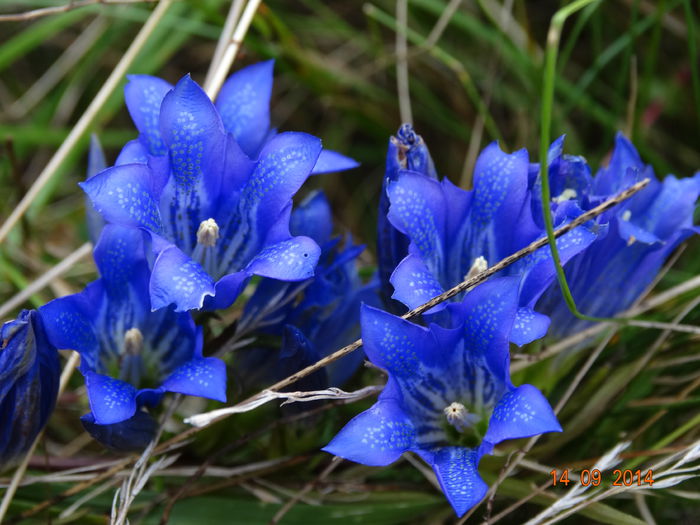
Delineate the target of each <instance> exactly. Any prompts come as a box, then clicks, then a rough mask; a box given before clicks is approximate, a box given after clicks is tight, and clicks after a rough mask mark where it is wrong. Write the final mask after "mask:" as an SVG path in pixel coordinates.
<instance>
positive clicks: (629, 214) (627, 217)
mask: <svg viewBox="0 0 700 525" xmlns="http://www.w3.org/2000/svg"><path fill="white" fill-rule="evenodd" d="M631 218H632V211H631V210H625V211H623V212H622V217H621V219H622V220H623V221H629V220H630V219H631Z"/></svg>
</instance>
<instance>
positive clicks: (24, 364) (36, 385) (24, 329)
mask: <svg viewBox="0 0 700 525" xmlns="http://www.w3.org/2000/svg"><path fill="white" fill-rule="evenodd" d="M60 375H61V368H60V365H59V361H58V351H57V350H56V347H55V346H53V345H52V344H51V343H50V342H49V340H48V339H47V337H46V331H45V329H44V323H43V320H42V318H41V315H39V313H38V312H36V311H34V310H31V311H30V310H23V311H22V312H21V313H20V314H19V317H18V318H17V319H15V320H14V321H9V322H7V323H5V324H4V325H3V326H2V329H0V421H2V425H1V427H0V471H1V470H4V469H6V468H8V467H11V466H13V465H14V464H15V463H16V462H18V461H19V460H21V459H22V457H23V455H24V454H25V453H26V452H27V451H28V450H29V448H30V447H31V445H32V443H33V442H34V439H35V438H36V436H37V435H38V434H39V432H40V431H41V429H42V428H44V425H46V422H47V421H48V419H49V416H50V415H51V412H53V409H54V406H55V405H56V396H57V394H58V382H59V376H60Z"/></svg>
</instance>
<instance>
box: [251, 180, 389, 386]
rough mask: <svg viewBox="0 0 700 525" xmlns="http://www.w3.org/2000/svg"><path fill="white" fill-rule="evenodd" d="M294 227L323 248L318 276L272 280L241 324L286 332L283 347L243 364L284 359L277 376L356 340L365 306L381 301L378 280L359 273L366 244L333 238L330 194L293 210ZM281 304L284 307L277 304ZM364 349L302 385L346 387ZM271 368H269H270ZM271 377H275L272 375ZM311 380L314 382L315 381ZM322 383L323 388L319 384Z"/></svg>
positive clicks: (256, 351) (254, 353)
mask: <svg viewBox="0 0 700 525" xmlns="http://www.w3.org/2000/svg"><path fill="white" fill-rule="evenodd" d="M290 229H291V231H292V233H293V234H295V235H308V236H309V237H311V238H312V239H314V241H316V242H317V243H318V244H319V246H321V257H320V259H319V264H318V266H317V267H316V273H315V275H314V277H313V278H312V279H309V280H308V281H306V282H303V283H294V284H292V283H285V282H281V281H275V280H272V279H266V280H264V281H262V282H261V283H260V284H259V285H258V287H257V289H256V291H255V293H254V294H253V296H252V297H251V298H250V300H249V301H248V302H247V303H246V306H245V310H244V314H243V316H242V318H241V323H243V324H245V323H247V324H258V325H260V326H262V327H263V328H262V331H263V332H264V333H267V334H273V335H276V336H282V345H281V349H280V350H279V351H278V350H273V351H269V352H266V351H263V349H262V348H252V349H250V350H248V351H246V352H245V354H246V357H245V358H244V359H245V361H244V365H243V367H244V368H245V369H247V370H253V369H258V370H264V369H265V366H266V365H267V366H268V367H269V363H271V362H275V361H277V362H278V365H279V366H278V367H277V370H276V372H277V373H276V376H277V377H276V378H275V379H278V378H280V377H286V376H288V375H290V374H292V373H294V372H296V371H298V370H300V369H301V368H303V367H305V366H308V365H310V364H313V363H315V362H316V361H318V360H319V359H321V358H322V357H325V356H327V355H329V354H330V353H332V352H333V351H335V350H337V349H339V348H341V347H343V346H345V345H347V344H349V343H351V342H352V341H354V340H356V339H357V338H358V337H359V333H360V305H361V304H362V303H366V304H376V303H377V302H378V301H377V295H376V289H377V282H376V279H375V278H374V277H372V278H370V279H369V281H368V282H366V283H365V282H363V280H362V279H361V278H360V276H359V275H358V269H357V258H358V256H359V255H360V253H362V251H363V250H364V246H358V245H353V244H352V239H350V238H349V237H348V238H347V239H346V241H345V243H344V244H343V245H341V239H340V238H339V237H335V238H334V237H333V236H332V231H333V219H332V215H331V209H330V206H329V204H328V201H327V200H326V197H325V195H324V194H323V193H322V192H320V191H317V192H313V193H311V194H309V196H308V197H307V198H306V199H305V200H304V201H303V202H302V203H301V204H300V205H299V206H298V207H297V208H295V210H294V212H293V213H292V218H291V221H290ZM275 305H279V307H275ZM362 358H363V356H362V353H361V352H355V353H353V354H351V355H348V356H347V357H345V358H343V359H341V360H339V361H336V362H334V363H332V364H331V365H330V366H329V367H327V368H326V369H325V370H322V371H321V372H320V373H319V374H317V375H316V376H314V378H313V379H312V382H313V384H314V386H315V387H313V388H312V386H311V382H308V384H307V385H299V388H304V389H309V390H314V389H318V388H325V387H327V386H328V385H329V384H330V385H336V386H338V385H342V384H343V383H344V382H345V381H347V380H348V379H349V377H350V376H351V375H352V374H353V373H354V372H355V370H357V367H358V366H359V365H360V363H361V361H362ZM268 369H269V368H268ZM266 379H269V378H266ZM310 381H311V380H310ZM319 385H322V386H319Z"/></svg>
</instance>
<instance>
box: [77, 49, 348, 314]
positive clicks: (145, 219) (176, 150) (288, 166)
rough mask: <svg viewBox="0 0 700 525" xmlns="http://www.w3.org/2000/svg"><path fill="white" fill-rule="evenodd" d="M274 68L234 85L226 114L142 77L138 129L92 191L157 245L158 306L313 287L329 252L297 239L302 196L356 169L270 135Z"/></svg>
mask: <svg viewBox="0 0 700 525" xmlns="http://www.w3.org/2000/svg"><path fill="white" fill-rule="evenodd" d="M271 86H272V62H265V63H262V64H256V65H254V66H251V67H248V68H246V69H244V70H241V71H239V72H237V73H236V74H234V75H233V76H232V77H231V78H230V79H229V80H228V81H227V82H226V84H225V86H224V88H223V89H222V92H221V95H220V96H219V98H218V100H217V102H216V107H215V106H214V104H213V103H212V101H211V100H209V98H208V97H207V95H206V94H205V93H204V91H202V89H201V88H200V87H199V86H198V85H197V84H196V83H195V82H194V81H193V80H192V79H191V78H190V77H189V76H185V77H184V78H183V79H182V80H180V82H178V83H177V85H176V86H175V87H174V88H173V87H172V86H170V84H168V83H167V82H165V81H164V80H161V79H158V78H155V77H149V76H138V75H137V76H131V77H130V81H129V83H128V84H127V86H126V89H125V95H126V101H127V107H128V109H129V112H130V114H131V116H132V119H133V120H134V123H135V124H136V127H137V128H138V130H139V132H140V135H139V138H138V140H135V141H132V142H130V143H128V144H127V145H126V146H125V147H124V149H123V150H122V152H121V154H120V155H119V157H118V159H117V162H116V164H115V166H114V167H112V168H108V169H107V170H104V171H102V172H101V173H99V174H97V175H95V176H94V177H92V178H90V179H89V180H87V181H86V182H84V183H82V184H81V186H82V188H83V189H84V190H85V192H86V193H87V194H88V196H89V197H90V199H91V200H92V202H93V204H94V206H95V208H96V209H97V210H98V211H99V212H100V213H101V214H102V216H103V217H104V218H105V219H106V220H107V222H110V223H115V224H120V225H123V226H129V227H135V228H141V229H143V230H144V231H146V232H148V233H149V234H150V236H151V239H152V241H153V249H154V251H155V254H156V259H155V262H154V265H153V273H152V277H151V281H150V284H149V286H150V294H151V304H152V307H153V308H155V309H158V308H163V307H165V306H168V305H170V304H175V306H176V310H177V311H186V310H192V309H198V308H202V307H206V308H207V309H217V308H225V307H227V306H229V305H231V304H232V303H233V302H234V301H235V300H236V298H237V297H238V295H239V294H240V292H241V290H242V289H243V287H244V286H245V284H246V283H247V282H248V280H249V278H250V277H251V276H253V275H260V276H264V277H271V278H274V279H279V280H287V281H296V280H303V279H306V278H308V277H310V276H311V275H313V270H314V267H315V265H316V261H317V260H318V256H319V254H320V250H319V247H318V246H317V244H316V243H315V242H314V241H313V240H312V239H310V238H309V237H304V236H297V237H293V236H292V235H290V233H289V214H290V212H291V205H292V200H291V199H292V196H293V195H294V194H295V193H296V191H297V190H298V189H299V187H300V186H301V185H302V183H303V182H304V181H305V180H306V179H307V177H308V176H309V175H311V174H313V173H320V172H326V171H337V170H339V169H347V168H349V167H354V166H355V165H356V163H355V162H354V161H352V160H351V159H348V158H347V157H343V156H342V155H339V154H337V153H335V152H330V151H325V150H322V149H321V141H320V140H319V139H317V138H316V137H313V136H311V135H307V134H305V133H292V132H287V133H280V134H277V133H276V132H275V130H271V129H270V116H269V98H270V90H271Z"/></svg>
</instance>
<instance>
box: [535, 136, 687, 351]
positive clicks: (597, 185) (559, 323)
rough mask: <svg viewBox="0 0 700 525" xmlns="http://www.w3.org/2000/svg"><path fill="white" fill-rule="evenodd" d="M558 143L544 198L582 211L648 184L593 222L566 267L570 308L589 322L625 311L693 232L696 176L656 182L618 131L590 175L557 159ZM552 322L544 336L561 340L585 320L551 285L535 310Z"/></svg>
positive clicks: (570, 160)
mask: <svg viewBox="0 0 700 525" xmlns="http://www.w3.org/2000/svg"><path fill="white" fill-rule="evenodd" d="M561 150H562V140H561V139H560V140H558V141H556V142H555V143H554V144H553V145H552V147H551V149H550V159H551V160H552V161H553V166H552V169H550V172H549V173H550V180H551V185H552V189H553V191H552V194H553V195H555V196H558V198H557V197H555V200H558V201H559V205H560V206H561V205H563V204H568V205H570V206H576V207H579V208H580V209H582V210H584V211H585V210H587V209H589V208H591V207H593V206H595V205H596V204H598V203H600V202H602V201H604V200H606V199H608V198H610V197H612V196H614V195H616V194H617V193H619V192H621V191H622V190H624V189H625V188H627V187H629V186H631V185H632V184H634V183H636V182H638V181H640V180H642V179H644V178H649V179H650V180H651V182H650V184H649V186H647V187H646V188H645V189H644V190H642V191H641V192H639V193H638V194H636V195H635V196H633V197H632V198H630V199H629V200H627V201H625V202H623V203H621V204H620V205H618V206H616V207H615V208H613V209H611V210H609V211H608V212H606V213H605V214H603V215H601V216H599V217H598V218H597V219H596V220H595V223H596V226H597V227H598V228H599V235H598V237H597V239H596V240H595V241H594V242H593V243H592V244H591V245H590V246H589V247H588V248H587V249H586V250H585V251H583V252H581V253H580V254H578V255H576V256H575V257H573V258H572V259H571V261H570V262H569V263H568V264H567V266H566V276H567V281H568V283H569V286H570V288H571V293H572V295H573V297H574V299H575V300H576V305H577V307H578V309H579V310H580V311H581V312H583V313H585V314H587V315H592V316H596V317H611V316H614V315H615V314H617V313H619V312H621V311H624V310H626V309H627V308H629V307H630V306H631V305H632V303H633V302H634V301H635V299H637V297H639V295H640V294H641V293H642V292H643V291H644V290H645V289H646V288H647V286H649V284H650V283H651V282H652V281H653V279H654V277H655V276H656V275H657V273H658V272H659V269H660V268H661V266H662V265H663V263H664V261H666V259H667V258H668V256H669V255H670V254H671V252H673V250H675V249H676V247H677V246H678V245H679V244H680V243H681V242H683V241H684V240H685V239H687V238H688V237H689V236H690V235H692V234H693V233H695V232H697V228H696V227H694V226H693V213H694V211H695V205H696V201H697V199H698V195H699V194H700V173H698V174H696V175H695V176H694V177H692V178H685V179H677V178H676V177H674V176H673V175H668V176H667V177H665V178H664V179H663V180H662V181H659V180H658V179H657V178H656V176H655V175H654V172H653V170H652V168H651V166H648V165H645V164H644V163H643V162H642V160H641V159H640V157H639V154H638V153H637V151H636V149H635V148H634V146H633V145H632V144H631V143H630V142H629V141H628V140H627V139H626V138H625V137H624V136H622V135H621V134H618V136H617V138H616V140H615V149H614V151H613V154H612V157H611V159H610V163H609V164H608V166H607V167H605V168H601V169H600V170H599V171H598V173H597V174H596V175H595V177H591V176H590V170H589V169H588V167H587V165H585V162H584V161H583V160H582V159H581V158H580V157H572V156H569V155H563V154H562V153H561ZM536 308H537V310H538V311H539V312H542V313H545V314H547V315H549V316H550V317H551V319H552V327H551V330H550V335H551V336H553V337H564V336H566V335H569V334H572V333H575V332H577V331H580V330H582V329H583V328H585V327H586V326H587V325H588V324H589V323H588V322H587V321H582V320H580V319H577V318H575V317H574V316H573V315H572V314H571V313H570V312H569V310H568V308H567V307H566V304H565V303H564V300H563V297H562V296H561V292H560V290H559V287H558V285H556V284H553V285H551V286H550V288H549V289H548V290H547V292H546V293H545V294H544V295H543V296H542V298H541V299H540V300H539V302H538V303H537V305H536Z"/></svg>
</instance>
